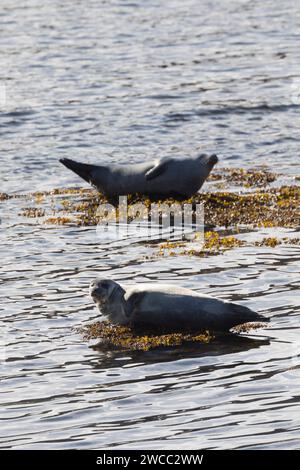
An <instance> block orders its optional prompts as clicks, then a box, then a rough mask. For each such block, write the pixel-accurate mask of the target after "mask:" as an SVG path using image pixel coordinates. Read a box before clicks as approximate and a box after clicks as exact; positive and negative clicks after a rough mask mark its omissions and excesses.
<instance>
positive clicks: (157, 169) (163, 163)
mask: <svg viewBox="0 0 300 470" xmlns="http://www.w3.org/2000/svg"><path fill="white" fill-rule="evenodd" d="M169 161H170V159H169V158H165V159H163V160H159V161H158V163H157V164H156V165H155V166H154V167H153V168H150V170H148V171H147V173H146V174H145V176H146V180H147V181H150V180H153V179H154V178H157V176H159V175H161V174H162V173H164V172H165V171H166V169H167V166H168V163H169Z"/></svg>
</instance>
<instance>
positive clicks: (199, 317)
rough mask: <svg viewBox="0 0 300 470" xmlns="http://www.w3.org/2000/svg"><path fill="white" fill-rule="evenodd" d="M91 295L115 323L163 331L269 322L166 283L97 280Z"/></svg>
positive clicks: (221, 328)
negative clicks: (130, 285) (124, 284)
mask: <svg viewBox="0 0 300 470" xmlns="http://www.w3.org/2000/svg"><path fill="white" fill-rule="evenodd" d="M90 295H91V297H92V299H93V301H94V302H95V303H96V305H97V306H98V308H99V311H100V313H102V314H103V315H104V316H106V317H107V319H108V320H109V321H110V322H111V323H113V324H115V325H128V326H131V327H154V328H155V327H156V328H159V329H163V330H172V331H174V330H176V331H178V330H182V331H184V330H190V331H191V330H194V331H196V330H198V331H199V330H206V329H208V330H213V331H228V330H230V328H233V327H234V326H236V325H240V324H242V323H248V322H259V321H264V322H265V321H269V319H268V318H265V317H264V316H262V315H260V314H258V313H256V312H254V311H253V310H250V309H249V308H248V307H245V306H243V305H238V304H234V303H231V302H226V301H224V300H220V299H217V298H214V297H210V296H208V295H204V294H199V293H198V292H195V291H193V290H190V289H186V288H183V287H176V286H173V285H167V284H150V283H149V284H148V283H141V284H136V285H134V286H132V287H129V286H121V285H120V284H118V283H117V282H114V281H112V280H110V279H96V280H95V281H92V282H91V284H90Z"/></svg>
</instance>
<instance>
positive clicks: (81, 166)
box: [59, 158, 97, 184]
mask: <svg viewBox="0 0 300 470" xmlns="http://www.w3.org/2000/svg"><path fill="white" fill-rule="evenodd" d="M59 161H60V163H62V164H63V165H64V166H65V167H67V168H69V170H72V171H74V173H76V174H77V175H78V176H80V177H81V178H82V179H84V180H85V181H87V182H88V183H92V184H93V171H94V170H95V169H96V168H97V167H96V166H95V165H89V164H88V163H80V162H75V161H74V160H71V159H70V158H61V159H60V160H59Z"/></svg>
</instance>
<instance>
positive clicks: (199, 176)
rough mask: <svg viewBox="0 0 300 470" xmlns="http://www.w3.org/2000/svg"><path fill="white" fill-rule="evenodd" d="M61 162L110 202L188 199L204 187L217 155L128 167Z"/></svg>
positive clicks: (66, 160)
mask: <svg viewBox="0 0 300 470" xmlns="http://www.w3.org/2000/svg"><path fill="white" fill-rule="evenodd" d="M60 162H61V163H62V164H63V165H65V166H66V167H67V168H69V169H70V170H72V171H74V172H75V173H76V174H77V175H79V176H80V177H81V178H83V179H84V180H85V181H87V182H88V183H90V184H92V185H93V186H95V187H96V188H97V189H98V190H99V191H100V192H102V193H103V194H105V195H106V196H107V197H108V198H109V199H113V198H116V197H119V196H124V195H128V194H141V195H147V196H149V197H150V198H160V199H167V198H169V197H174V198H175V199H179V200H182V199H187V198H189V197H191V196H193V195H194V194H195V193H196V192H197V191H198V190H199V189H200V188H201V187H202V185H203V183H204V182H205V180H206V179H207V177H208V175H209V173H210V172H211V170H212V169H213V167H214V165H215V164H216V163H217V162H218V157H217V156H216V155H206V154H201V155H198V156H197V157H189V158H180V157H178V158H171V157H170V158H162V159H159V160H156V161H154V162H148V163H136V164H128V165H116V164H111V165H101V166H98V165H88V164H86V163H80V162H75V161H74V160H70V159H68V158H63V159H61V160H60Z"/></svg>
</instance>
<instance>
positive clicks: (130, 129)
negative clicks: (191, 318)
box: [0, 0, 300, 449]
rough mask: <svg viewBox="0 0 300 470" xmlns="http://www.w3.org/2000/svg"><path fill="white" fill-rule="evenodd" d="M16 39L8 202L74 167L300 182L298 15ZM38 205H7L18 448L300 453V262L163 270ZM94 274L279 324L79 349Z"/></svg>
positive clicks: (4, 412)
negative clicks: (211, 165)
mask: <svg viewBox="0 0 300 470" xmlns="http://www.w3.org/2000/svg"><path fill="white" fill-rule="evenodd" d="M0 23H1V27H0V45H1V52H0V61H1V75H0V87H1V88H0V91H1V90H2V91H1V93H0V98H1V99H0V110H1V113H0V132H1V137H0V174H1V188H0V191H1V192H3V191H5V192H8V193H13V192H18V193H24V192H28V191H32V190H33V189H47V188H53V187H58V186H68V185H74V184H80V180H78V178H77V177H76V176H75V175H73V174H71V172H68V171H67V170H66V169H65V168H63V167H62V166H61V165H60V164H59V163H58V158H59V157H62V156H68V157H72V158H75V159H76V158H77V159H79V160H80V159H81V160H83V161H93V162H94V161H98V162H108V161H109V162H116V161H121V162H128V161H144V160H149V159H150V158H153V157H156V156H162V155H171V154H172V155H176V154H178V155H180V154H186V155H191V154H193V153H194V152H196V151H197V150H199V149H200V148H202V149H204V150H205V151H214V152H216V153H218V155H219V156H220V160H221V165H222V166H237V167H245V166H248V167H252V166H253V165H255V164H267V165H268V166H269V167H270V168H271V169H272V170H275V171H279V172H284V173H288V174H289V176H294V175H296V174H297V173H298V174H299V149H300V144H299V142H300V126H299V112H300V66H299V63H300V49H299V40H300V33H299V31H300V3H299V2H298V1H292V0H288V1H286V2H279V1H275V2H274V1H273V0H272V1H271V0H267V1H265V2H263V3H262V2H259V1H255V0H253V1H250V0H249V1H243V0H232V1H231V0H230V1H229V0H225V1H223V2H217V1H196V0H186V1H184V2H183V1H178V0H170V1H164V2H163V1H158V0H156V1H154V0H153V1H152V0H149V1H147V2H146V1H137V2H127V1H120V0H119V1H113V0H108V1H96V0H88V1H79V0H78V1H76V0H72V1H71V0H68V1H64V2H59V1H56V0H53V1H51V2H50V1H44V2H38V1H37V0H28V1H27V2H17V1H16V0H11V1H9V2H6V4H5V5H1V7H0ZM4 85H5V88H6V103H5V102H4V99H3V88H4ZM82 184H84V183H82ZM204 190H205V187H204ZM23 206H24V201H23V200H22V199H11V200H8V201H3V202H0V210H1V214H0V217H1V228H2V230H1V231H0V243H1V245H0V256H1V266H0V287H1V291H0V329H1V353H0V354H1V359H2V360H1V377H2V378H1V385H0V402H1V408H0V419H1V426H0V446H1V447H2V448H19V449H20V448H53V449H54V448H55V449H60V448H88V449H90V448H105V447H110V448H122V447H123V448H149V449H153V448H159V449H172V448H173V449H174V448H183V449H195V448H210V449H223V448H224V449H225V448H235V449H245V448H248V449H249V448H250V449H254V448H284V449H288V448H291V449H295V448H299V446H300V430H299V429H300V406H299V379H300V374H299V335H300V316H299V303H300V302H299V291H298V288H299V280H300V252H299V247H298V248H297V246H288V245H286V246H280V245H278V246H277V247H275V248H268V247H261V248H257V247H255V246H244V247H240V248H237V249H235V250H230V251H228V252H225V253H224V254H222V255H218V256H211V257H208V258H191V257H184V256H175V257H170V258H164V259H161V258H153V257H151V256H149V258H147V256H148V255H149V254H150V255H151V253H152V251H151V250H153V248H151V247H149V246H146V245H145V244H143V243H134V242H133V243H131V244H130V243H126V244H124V243H122V242H119V243H115V244H113V245H107V244H105V245H104V244H101V242H100V241H99V239H98V238H97V234H96V230H95V228H94V227H88V228H75V227H58V228H54V227H51V226H45V225H39V224H38V223H36V222H35V221H34V220H33V222H32V221H28V220H24V219H23V218H21V217H20V216H19V215H18V214H19V212H20V210H21V208H22V207H23ZM279 232H280V234H281V235H282V236H296V235H295V234H294V233H293V231H291V230H290V231H289V230H281V231H279ZM270 233H271V234H272V231H270V230H267V229H266V231H265V235H266V236H270ZM261 235H262V236H263V235H264V232H261ZM97 275H107V276H109V277H112V278H113V279H115V280H118V281H122V282H124V283H126V282H130V281H132V280H134V281H136V282H140V281H153V280H163V281H168V282H170V283H176V285H182V286H185V287H190V288H193V289H196V290H198V291H199V292H204V293H209V294H213V295H216V296H219V297H221V298H224V299H231V300H234V301H237V302H241V303H242V304H244V305H248V306H249V307H251V308H253V309H254V310H256V311H259V312H262V313H265V314H266V315H269V316H271V317H272V322H271V325H270V326H269V327H268V328H266V329H261V330H258V331H257V332H255V333H253V334H251V335H244V336H242V337H236V338H232V339H230V340H229V339H228V340H226V341H215V342H213V343H211V344H208V345H204V344H203V345H198V346H197V347H196V346H193V347H192V346H191V347H181V348H175V349H164V350H160V351H149V352H124V351H112V350H103V349H101V348H98V347H96V346H95V345H93V344H87V343H86V342H84V341H83V339H82V337H81V336H80V335H79V334H78V333H77V332H76V330H75V328H76V327H78V326H80V325H83V324H87V323H88V322H91V321H92V320H93V319H95V318H97V312H96V310H95V308H94V306H93V305H92V303H91V301H90V299H89V297H88V295H87V292H88V284H89V282H90V280H91V278H93V277H95V276H97Z"/></svg>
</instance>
